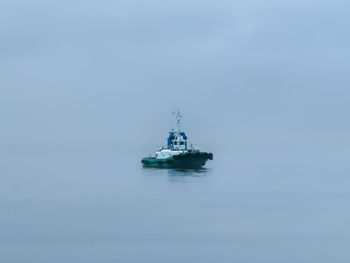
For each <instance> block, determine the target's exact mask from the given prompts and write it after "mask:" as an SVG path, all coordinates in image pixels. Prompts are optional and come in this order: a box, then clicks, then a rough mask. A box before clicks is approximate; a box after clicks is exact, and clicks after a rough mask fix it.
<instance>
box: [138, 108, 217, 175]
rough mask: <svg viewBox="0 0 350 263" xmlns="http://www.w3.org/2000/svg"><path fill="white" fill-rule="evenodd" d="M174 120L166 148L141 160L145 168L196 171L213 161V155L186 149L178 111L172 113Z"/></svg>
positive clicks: (185, 139)
mask: <svg viewBox="0 0 350 263" xmlns="http://www.w3.org/2000/svg"><path fill="white" fill-rule="evenodd" d="M173 115H174V116H175V118H176V130H175V131H174V130H171V131H170V132H169V137H168V147H167V148H163V147H161V148H159V150H158V151H157V152H156V154H155V156H153V157H145V158H143V159H142V160H141V162H142V163H143V165H144V166H145V167H158V168H184V169H196V168H201V167H203V166H204V165H205V163H206V162H207V161H208V160H213V154H212V153H208V152H201V151H199V150H196V149H194V148H193V147H192V145H191V146H190V148H189V149H188V147H187V136H186V134H185V132H183V131H181V128H180V126H181V120H182V116H181V114H180V111H179V110H178V111H177V112H173Z"/></svg>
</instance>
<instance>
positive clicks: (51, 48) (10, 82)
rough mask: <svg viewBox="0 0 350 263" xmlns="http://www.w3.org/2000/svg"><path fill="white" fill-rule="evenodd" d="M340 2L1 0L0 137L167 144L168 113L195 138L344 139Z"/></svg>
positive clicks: (344, 31)
mask: <svg viewBox="0 0 350 263" xmlns="http://www.w3.org/2000/svg"><path fill="white" fill-rule="evenodd" d="M349 10H350V2H349V1H341V0H335V1H314V0H313V1H310V0H303V1H301V0H286V1H258V0H250V1H220V0H219V1H203V0H201V1H183V0H176V1H155V0H150V1H130V0H128V1H106V0H102V1H82V0H80V1H79V0H78V1H74V0H73V1H72V0H70V1H66V0H61V1H38V0H32V1H23V0H11V1H9V0H5V1H1V2H0V76H1V77H0V120H1V131H0V143H1V144H2V145H7V146H8V145H10V146H11V145H14V144H17V145H18V144H55V143H56V144H57V143H58V144H65V143H83V144H84V143H107V144H108V143H124V144H127V143H129V142H131V141H135V142H140V143H141V142H142V143H146V144H147V143H154V144H158V143H159V142H161V140H164V143H165V138H166V133H167V131H168V129H169V128H170V126H171V120H172V119H171V115H170V112H171V111H173V110H174V109H177V108H180V109H181V110H182V112H183V115H184V128H185V129H186V130H187V132H188V133H189V135H190V139H193V140H195V141H197V142H201V143H202V144H203V143H204V141H205V140H207V138H209V136H210V135H211V134H212V133H213V132H215V134H216V135H217V136H216V139H215V140H216V141H215V140H213V139H211V143H212V144H215V143H220V144H223V143H224V141H223V138H225V137H228V136H230V137H233V139H232V140H233V141H235V140H243V141H244V140H247V141H249V140H253V141H254V140H255V139H256V138H258V139H259V138H260V139H262V140H269V139H271V138H284V139H286V140H289V141H290V142H291V143H293V141H303V140H304V141H308V140H316V141H315V142H316V143H317V142H323V143H327V142H328V143H329V144H333V145H334V144H337V143H338V144H339V146H341V145H344V143H346V144H347V145H350V142H349V137H348V134H349V128H350V125H349V120H348V115H349V112H350V111H349V109H350V107H349V99H350V89H349V83H350V79H349V78H350V75H349V68H350V67H349V66H350V33H349V26H350V16H349ZM153 134H154V136H153ZM254 138H255V139H254ZM315 138H316V139H315ZM232 140H231V139H227V138H225V141H226V142H227V141H228V142H232ZM277 140H278V139H277ZM208 145H209V144H208ZM10 146H9V147H10ZM152 147H153V144H152Z"/></svg>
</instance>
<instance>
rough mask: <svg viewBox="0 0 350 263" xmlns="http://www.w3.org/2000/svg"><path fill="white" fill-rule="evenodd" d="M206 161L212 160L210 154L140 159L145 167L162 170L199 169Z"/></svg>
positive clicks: (194, 153) (201, 153)
mask: <svg viewBox="0 0 350 263" xmlns="http://www.w3.org/2000/svg"><path fill="white" fill-rule="evenodd" d="M208 160H213V154H212V153H206V152H199V151H195V152H187V153H182V154H179V155H174V156H172V157H169V158H167V159H156V158H155V157H146V158H143V159H142V161H141V162H142V163H143V165H144V166H147V167H159V168H161V167H164V168H200V167H202V166H204V165H205V163H206V162H207V161H208Z"/></svg>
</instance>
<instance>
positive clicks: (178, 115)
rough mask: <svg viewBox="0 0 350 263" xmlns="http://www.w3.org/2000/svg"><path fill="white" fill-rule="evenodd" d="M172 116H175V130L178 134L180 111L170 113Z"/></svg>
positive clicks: (180, 118) (180, 119)
mask: <svg viewBox="0 0 350 263" xmlns="http://www.w3.org/2000/svg"><path fill="white" fill-rule="evenodd" d="M171 114H172V115H174V116H175V119H176V129H177V131H178V132H180V130H181V129H180V127H181V121H182V115H181V113H180V110H177V111H174V112H172V113H171Z"/></svg>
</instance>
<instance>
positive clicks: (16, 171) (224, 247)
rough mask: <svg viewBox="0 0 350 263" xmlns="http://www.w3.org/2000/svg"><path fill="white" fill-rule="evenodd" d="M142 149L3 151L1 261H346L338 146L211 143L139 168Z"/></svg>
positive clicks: (344, 183) (345, 186) (348, 230)
mask: <svg viewBox="0 0 350 263" xmlns="http://www.w3.org/2000/svg"><path fill="white" fill-rule="evenodd" d="M266 146H267V145H266ZM335 152H337V151H335ZM337 153H339V151H338V152H337ZM142 155H143V153H139V152H137V151H135V152H132V151H128V152H126V153H122V150H119V149H118V147H117V146H116V147H106V148H104V147H99V148H98V147H97V148H96V149H95V148H89V147H86V148H83V149H81V148H79V147H78V148H74V147H73V148H72V147H55V146H50V147H43V146H42V147H30V146H26V147H17V148H15V149H12V148H11V149H7V150H6V151H3V152H2V153H1V155H0V158H1V159H0V167H1V168H0V172H1V176H0V208H1V217H0V262H4V263H5V262H6V263H12V262H35V263H41V262H42V263H47V262H50V263H53V262H59V263H62V262H65V263H68V262H72V263H78V262H82V263H87V262H123V263H128V262H130V263H136V262H137V263H138V262H257V263H258V262H259V263H261V262H268V263H271V262H276V263H277V262H278V263H280V262H327V263H328V262H344V263H345V262H349V260H350V254H349V253H348V249H349V245H350V227H349V222H350V212H349V203H350V194H349V186H350V176H349V172H350V167H349V162H348V159H346V158H342V157H340V156H341V155H340V153H339V155H336V154H334V153H333V154H330V153H329V152H327V151H319V150H318V149H316V148H315V149H307V150H305V149H304V150H303V151H301V150H298V148H294V149H293V148H292V147H290V148H289V149H283V148H272V149H269V148H264V147H261V148H259V149H244V148H242V149H234V150H232V149H231V150H226V151H223V150H222V151H218V152H214V161H212V162H209V163H208V165H207V168H206V169H203V170H200V171H176V170H167V169H161V170H157V169H150V168H148V169H145V168H142V167H141V165H140V158H141V157H142Z"/></svg>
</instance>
